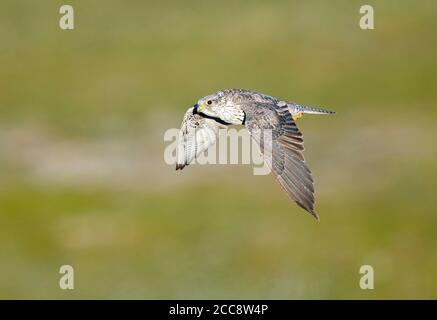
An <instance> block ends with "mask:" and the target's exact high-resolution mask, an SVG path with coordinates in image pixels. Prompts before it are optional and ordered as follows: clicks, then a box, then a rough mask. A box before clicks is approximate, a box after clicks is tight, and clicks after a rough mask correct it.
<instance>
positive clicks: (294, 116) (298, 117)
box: [293, 112, 303, 121]
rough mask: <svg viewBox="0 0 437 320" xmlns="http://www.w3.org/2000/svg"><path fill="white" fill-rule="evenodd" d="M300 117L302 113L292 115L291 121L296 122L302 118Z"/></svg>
mask: <svg viewBox="0 0 437 320" xmlns="http://www.w3.org/2000/svg"><path fill="white" fill-rule="evenodd" d="M302 116H303V114H302V112H299V113H298V114H294V115H293V120H294V121H296V120H297V119H300V118H302Z"/></svg>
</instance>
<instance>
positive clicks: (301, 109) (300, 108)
mask: <svg viewBox="0 0 437 320" xmlns="http://www.w3.org/2000/svg"><path fill="white" fill-rule="evenodd" d="M291 109H294V112H295V113H309V114H334V113H335V112H334V111H330V110H326V109H323V108H314V107H309V106H302V105H299V104H294V105H293V106H292V107H291Z"/></svg>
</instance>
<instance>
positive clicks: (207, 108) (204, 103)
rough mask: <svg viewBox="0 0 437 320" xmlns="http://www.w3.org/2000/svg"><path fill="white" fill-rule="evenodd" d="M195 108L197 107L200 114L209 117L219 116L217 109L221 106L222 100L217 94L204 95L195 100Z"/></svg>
mask: <svg viewBox="0 0 437 320" xmlns="http://www.w3.org/2000/svg"><path fill="white" fill-rule="evenodd" d="M195 108H197V112H199V113H201V114H204V115H207V116H210V117H219V114H220V110H219V109H220V108H223V101H222V99H221V96H220V95H219V94H217V93H214V94H210V95H207V96H206V97H203V98H201V99H200V100H199V101H197V104H196V105H195Z"/></svg>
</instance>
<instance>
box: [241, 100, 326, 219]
mask: <svg viewBox="0 0 437 320" xmlns="http://www.w3.org/2000/svg"><path fill="white" fill-rule="evenodd" d="M242 109H243V111H244V112H245V113H246V127H247V129H248V131H249V133H250V135H251V136H252V138H253V139H254V141H255V142H256V143H257V144H258V145H259V146H260V150H261V153H262V154H263V156H264V161H266V163H267V164H268V165H269V167H270V168H271V169H272V172H273V174H274V175H275V177H276V179H277V180H278V182H279V184H280V185H281V186H282V188H283V189H284V190H285V191H286V192H287V194H288V195H289V196H290V198H292V199H293V200H294V201H295V202H296V203H297V204H298V205H299V206H300V207H302V208H303V209H305V210H307V211H308V212H309V213H311V214H312V215H313V216H314V217H315V218H316V219H318V215H317V213H316V212H315V211H314V185H313V178H312V176H311V171H310V169H309V168H308V167H307V165H306V164H305V159H304V156H303V150H304V146H303V135H302V133H301V132H300V131H299V129H298V128H297V127H296V124H295V122H294V121H293V119H292V117H291V114H290V112H289V111H288V109H287V106H282V107H281V106H278V105H276V104H274V103H260V102H253V103H248V104H247V105H245V106H242Z"/></svg>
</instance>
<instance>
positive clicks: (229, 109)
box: [176, 89, 334, 220]
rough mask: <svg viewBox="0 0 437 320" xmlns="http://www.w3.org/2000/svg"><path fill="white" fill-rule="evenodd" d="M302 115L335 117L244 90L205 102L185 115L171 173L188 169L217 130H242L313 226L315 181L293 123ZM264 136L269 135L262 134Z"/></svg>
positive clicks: (223, 92)
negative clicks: (309, 216)
mask: <svg viewBox="0 0 437 320" xmlns="http://www.w3.org/2000/svg"><path fill="white" fill-rule="evenodd" d="M305 113H308V114H333V113H334V112H333V111H328V110H325V109H321V108H313V107H308V106H303V105H298V104H296V103H292V102H287V101H284V100H280V99H277V98H274V97H271V96H268V95H265V94H262V93H258V92H255V91H249V90H244V89H226V90H220V91H218V92H216V93H213V94H211V95H208V96H205V97H203V98H201V99H200V100H199V101H198V102H197V103H196V104H195V105H194V106H192V107H190V108H189V109H188V110H187V112H186V113H185V116H184V119H183V121H182V125H181V130H180V133H179V140H178V148H177V162H176V170H181V169H183V168H184V167H185V166H187V165H189V164H190V163H191V162H192V161H193V160H195V159H196V158H197V157H199V156H200V155H201V154H202V152H204V151H205V150H206V149H208V147H210V146H211V145H213V144H214V143H215V140H216V136H217V133H218V130H219V129H220V128H226V127H227V126H231V125H244V126H245V127H246V128H247V130H248V131H249V134H250V136H251V137H252V139H253V140H254V141H255V142H256V144H257V145H258V146H259V147H260V151H261V153H262V154H263V156H264V161H265V162H266V163H267V165H268V166H269V167H270V169H271V171H272V172H273V175H274V176H275V177H276V180H277V181H278V182H279V184H280V185H281V187H282V188H283V189H284V190H285V192H286V193H287V194H288V196H289V197H290V198H291V199H292V200H294V201H295V202H296V203H297V204H298V205H299V206H300V207H302V208H303V209H305V210H306V211H308V212H309V213H310V214H311V215H313V216H314V217H315V218H316V219H317V220H318V219H319V216H318V214H317V213H316V211H315V210H314V180H313V177H312V175H311V171H310V169H309V168H308V166H307V165H306V163H305V159H304V156H303V151H304V146H303V135H302V133H301V132H300V131H299V129H298V128H297V126H296V123H295V121H296V120H297V119H299V118H301V117H302V115H303V114H305ZM266 130H268V132H269V134H264V132H266Z"/></svg>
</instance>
